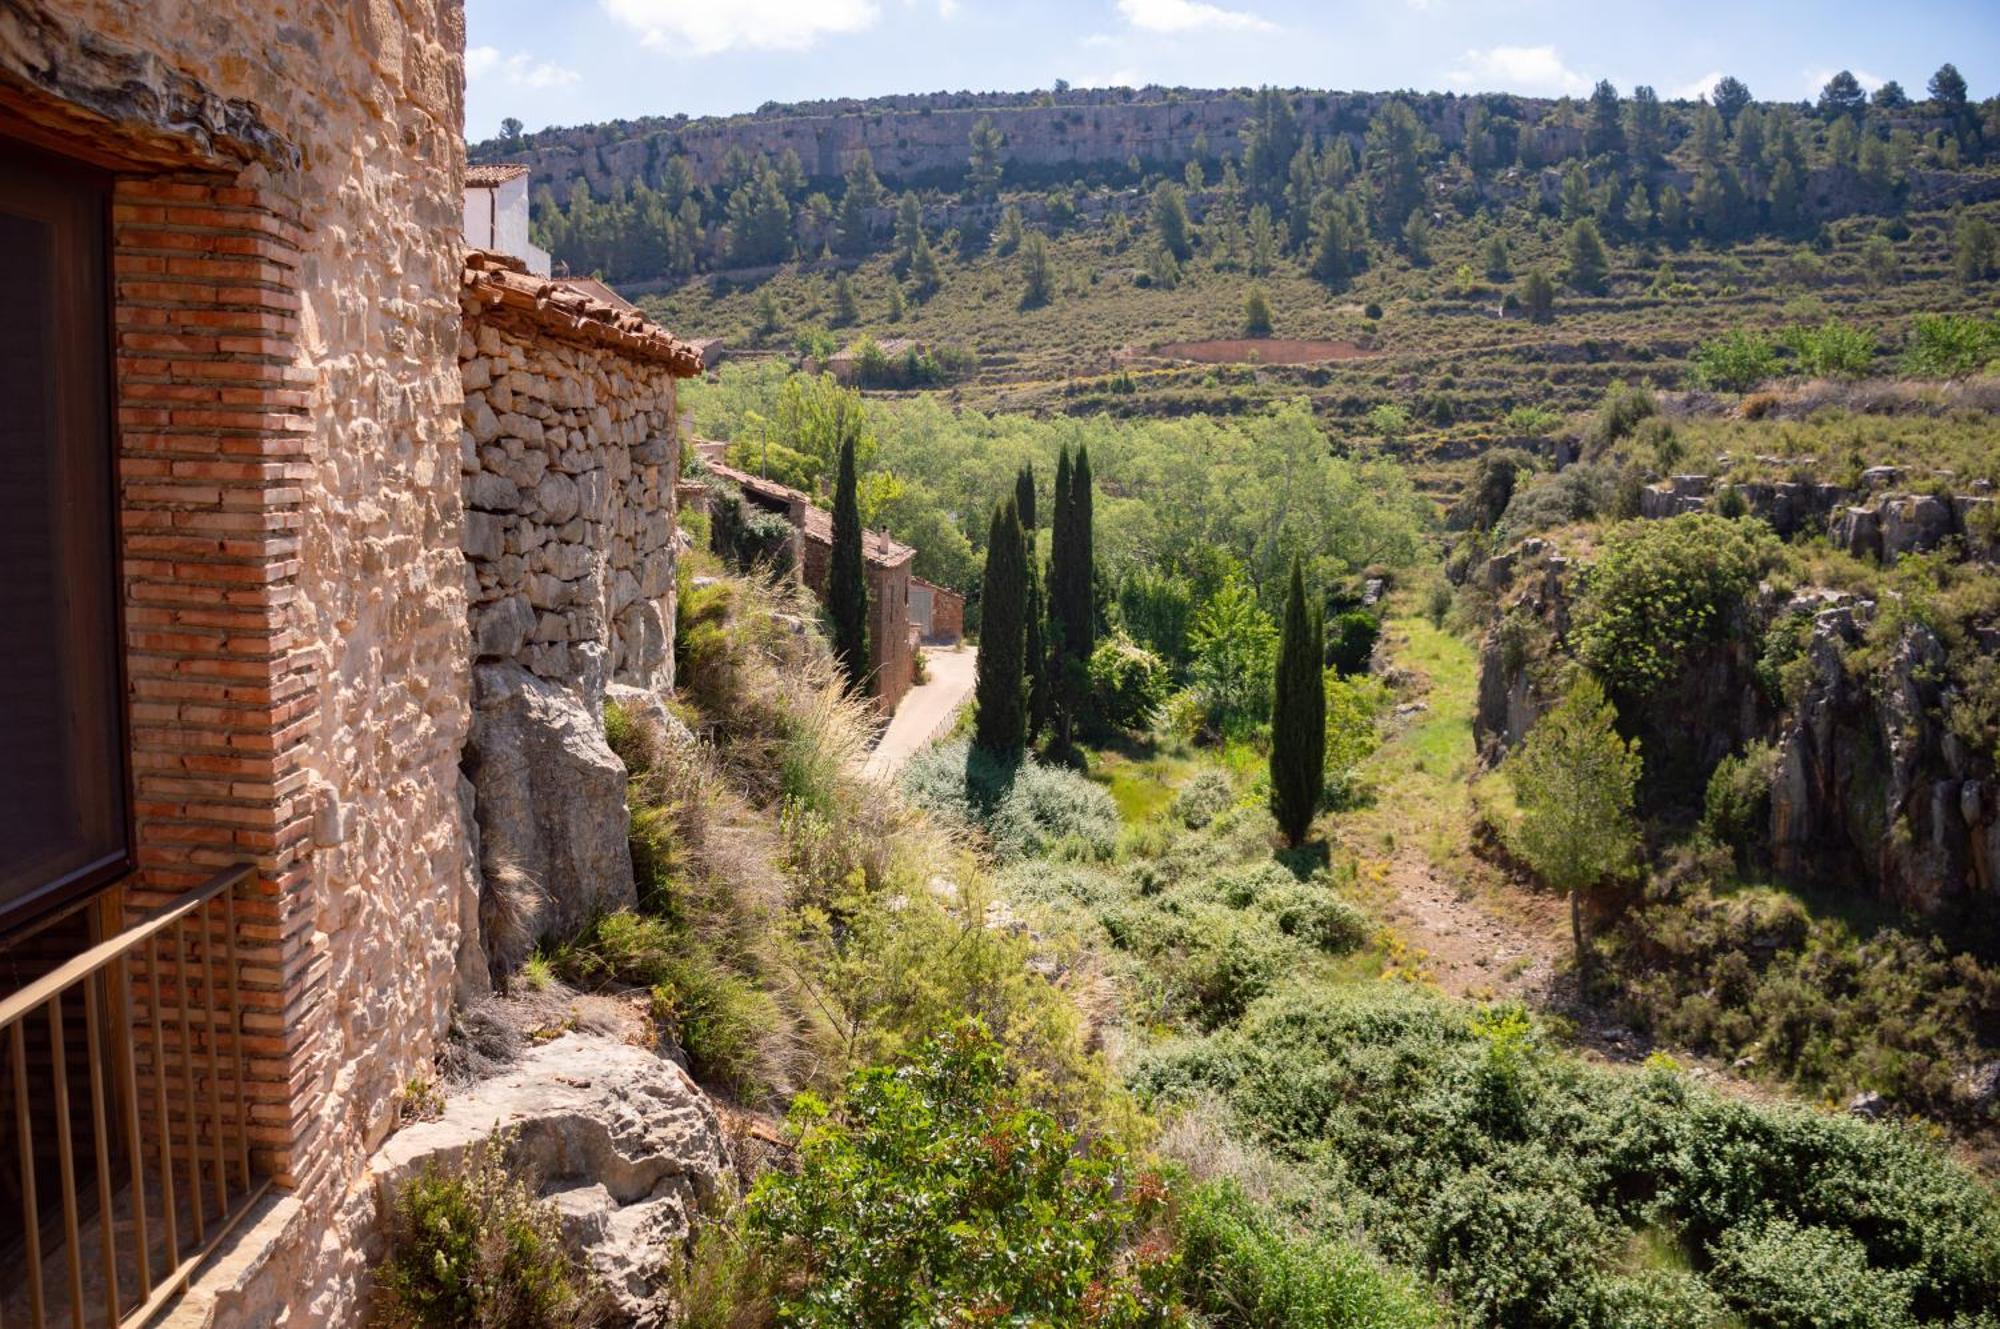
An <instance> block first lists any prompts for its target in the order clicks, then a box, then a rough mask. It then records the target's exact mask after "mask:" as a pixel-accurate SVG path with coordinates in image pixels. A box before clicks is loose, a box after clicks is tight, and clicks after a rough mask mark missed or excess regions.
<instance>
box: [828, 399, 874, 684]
mask: <svg viewBox="0 0 2000 1329" xmlns="http://www.w3.org/2000/svg"><path fill="white" fill-rule="evenodd" d="M826 612H827V617H828V618H830V619H832V620H833V654H834V658H835V659H837V660H839V661H840V668H841V672H843V673H845V674H846V675H847V683H848V686H849V687H850V688H853V689H855V690H857V691H858V690H859V689H860V687H861V684H862V681H863V680H864V679H865V678H866V677H867V676H868V581H867V576H866V573H865V572H864V570H863V568H862V564H861V504H860V501H859V500H858V498H857V497H856V494H855V479H854V434H853V432H852V430H849V431H847V432H846V433H845V434H844V435H843V437H842V438H841V440H840V478H839V480H838V481H837V482H836V483H835V485H834V489H833V550H832V553H831V554H830V555H829V556H828V559H827V572H826Z"/></svg>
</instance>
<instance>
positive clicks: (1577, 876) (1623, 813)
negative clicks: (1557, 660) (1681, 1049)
mask: <svg viewBox="0 0 2000 1329" xmlns="http://www.w3.org/2000/svg"><path fill="white" fill-rule="evenodd" d="M1617 719H1618V713H1617V711H1616V710H1615V709H1613V707H1612V705H1611V702H1610V700H1609V699H1608V698H1606V697H1605V695H1604V689H1603V688H1601V687H1599V686H1598V683H1597V680H1596V679H1594V678H1592V677H1590V675H1588V674H1584V675H1581V676H1580V677H1578V679H1577V680H1576V681H1575V682H1574V683H1572V684H1571V685H1570V689H1569V691H1568V693H1567V694H1565V695H1564V697H1563V699H1562V700H1561V701H1560V702H1558V703H1557V704H1556V706H1555V707H1554V708H1553V709H1552V710H1550V711H1549V712H1548V713H1547V714H1546V715H1544V716H1542V718H1541V719H1539V720H1537V721H1536V722H1535V727H1534V728H1533V729H1531V730H1530V731H1528V737H1527V741H1526V742H1524V743H1522V745H1521V747H1520V750H1519V751H1517V752H1515V753H1514V754H1513V755H1512V756H1511V757H1509V758H1508V761H1507V773H1508V775H1509V777H1510V779H1511V780H1512V782H1513V786H1514V797H1515V799H1516V800H1517V801H1518V802H1519V804H1520V808H1521V821H1520V825H1519V826H1518V827H1517V828H1516V829H1515V832H1514V839H1515V849H1516V851H1517V852H1519V853H1520V855H1521V857H1522V858H1524V859H1526V860H1527V862H1528V865H1529V866H1530V867H1532V868H1533V869H1534V870H1535V874H1536V875H1537V876H1539V877H1541V879H1542V880H1544V881H1546V882H1547V883H1548V884H1549V885H1551V886H1553V887H1555V888H1556V889H1557V890H1559V891H1562V892H1563V893H1565V894H1567V895H1568V896H1569V897H1570V923H1571V928H1572V931H1573V932H1574V934H1575V941H1576V947H1577V959H1578V962H1579V963H1581V962H1583V960H1584V955H1583V924H1582V895H1583V892H1584V891H1586V890H1589V889H1590V888H1592V887H1595V886H1598V885H1601V884H1602V883H1603V882H1604V881H1605V880H1606V879H1608V878H1611V877H1614V876H1617V875H1619V874H1621V873H1623V872H1624V871H1625V870H1626V869H1627V868H1629V867H1630V866H1631V864H1632V861H1633V859H1634V857H1635V856H1636V854H1637V852H1638V843H1639V828H1638V823H1637V822H1636V821H1635V820H1634V818H1633V815H1632V809H1633V804H1634V802H1635V800H1636V794H1637V790H1638V787H1639V770H1640V764H1639V750H1638V745H1637V744H1636V743H1627V742H1626V740H1625V739H1623V738H1621V737H1620V736H1619V734H1618V729H1617Z"/></svg>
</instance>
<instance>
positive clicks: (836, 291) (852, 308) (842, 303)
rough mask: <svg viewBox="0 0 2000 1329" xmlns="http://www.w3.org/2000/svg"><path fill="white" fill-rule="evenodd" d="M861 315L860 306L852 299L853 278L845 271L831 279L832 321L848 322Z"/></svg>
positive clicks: (838, 322) (837, 322) (843, 323)
mask: <svg viewBox="0 0 2000 1329" xmlns="http://www.w3.org/2000/svg"><path fill="white" fill-rule="evenodd" d="M860 317H861V306H860V305H859V304H857V303H856V302H855V299H854V280H853V279H852V278H851V277H849V276H848V275H847V274H846V273H845V272H842V273H839V274H838V275H836V276H835V277H834V279H833V321H834V322H835V323H836V324H842V325H845V324H848V323H852V322H854V321H855V320H856V319H858V318H860Z"/></svg>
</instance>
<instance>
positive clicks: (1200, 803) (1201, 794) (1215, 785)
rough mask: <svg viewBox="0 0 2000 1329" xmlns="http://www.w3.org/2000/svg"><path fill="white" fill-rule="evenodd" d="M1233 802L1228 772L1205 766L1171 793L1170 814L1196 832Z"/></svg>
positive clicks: (1233, 791) (1234, 796) (1232, 787)
mask: <svg viewBox="0 0 2000 1329" xmlns="http://www.w3.org/2000/svg"><path fill="white" fill-rule="evenodd" d="M1235 801H1236V790H1235V786H1234V784H1233V783H1232V782H1231V781H1230V778H1229V773H1228V772H1227V771H1223V770H1218V769H1217V768H1215V767H1213V766H1204V767H1202V769H1200V770H1198V771H1196V772H1195V773H1194V774H1193V775H1191V776H1189V777H1188V781H1187V783H1186V784H1184V785H1182V786H1181V787H1180V788H1179V789H1178V790H1176V791H1175V793H1174V802H1173V814H1174V816H1175V817H1176V818H1177V819H1179V821H1180V823H1181V824H1182V825H1184V826H1186V827H1187V828H1188V829H1189V830H1191V831H1198V830H1200V829H1201V828H1202V827H1204V826H1206V825H1208V824H1209V823H1210V822H1211V821H1214V820H1215V818H1216V817H1217V816H1218V815H1220V814H1221V812H1222V810H1223V809H1224V808H1226V807H1228V806H1229V805H1230V804H1231V803H1233V802H1235Z"/></svg>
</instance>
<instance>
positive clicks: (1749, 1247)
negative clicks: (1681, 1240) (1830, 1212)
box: [1711, 1219, 1918, 1329]
mask: <svg viewBox="0 0 2000 1329" xmlns="http://www.w3.org/2000/svg"><path fill="white" fill-rule="evenodd" d="M1711 1253H1712V1254H1713V1256H1714V1258H1715V1274H1714V1279H1715V1282H1716V1284H1717V1286H1718V1287H1720V1288H1721V1289H1722V1291H1723V1293H1724V1294H1725V1295H1726V1296H1727V1297H1728V1298H1729V1299H1730V1301H1732V1302H1733V1303H1735V1305H1736V1306H1737V1308H1738V1309H1739V1310H1740V1311H1741V1312H1742V1313H1743V1315H1744V1317H1745V1321H1746V1322H1747V1323H1749V1324H1752V1325H1756V1326H1759V1329H1906V1327H1907V1326H1914V1325H1915V1324H1916V1323H1917V1320H1916V1318H1915V1317H1914V1316H1913V1315H1912V1314H1911V1313H1910V1297H1911V1293H1912V1292H1913V1291H1914V1290H1915V1288H1916V1284H1917V1278H1918V1274H1917V1271H1916V1270H1914V1269H1876V1268H1871V1267H1870V1264H1869V1260H1868V1248H1867V1247H1866V1246H1864V1245H1862V1244H1861V1243H1860V1242H1859V1241H1857V1240H1855V1239H1854V1238H1853V1237H1852V1236H1850V1235H1848V1234H1847V1233H1845V1232H1842V1231H1838V1230H1835V1229H1831V1228H1823V1227H1801V1226H1800V1225H1798V1224H1796V1223H1791V1222H1787V1221H1786V1220H1784V1219H1777V1220H1774V1221H1773V1222H1770V1223H1768V1224H1764V1225H1762V1226H1757V1227H1752V1226H1745V1227H1741V1228H1735V1229H1732V1230H1731V1231H1729V1232H1727V1233H1725V1234H1723V1236H1722V1238H1721V1240H1719V1241H1717V1242H1716V1243H1715V1245H1714V1246H1713V1247H1712V1248H1711Z"/></svg>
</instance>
